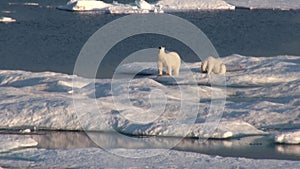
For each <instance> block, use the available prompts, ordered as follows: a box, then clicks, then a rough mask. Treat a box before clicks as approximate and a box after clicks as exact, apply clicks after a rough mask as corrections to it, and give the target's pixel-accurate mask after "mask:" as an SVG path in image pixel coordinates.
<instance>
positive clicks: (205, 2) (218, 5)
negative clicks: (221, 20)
mask: <svg viewBox="0 0 300 169" xmlns="http://www.w3.org/2000/svg"><path fill="white" fill-rule="evenodd" d="M157 4H158V5H161V6H162V8H163V9H164V10H165V11H167V10H179V11H181V10H212V9H213V10H216V9H222V10H223V9H235V7H234V6H233V5H230V4H228V3H227V2H225V1H223V0H213V1H212V0H184V1H182V0H160V1H159V2H158V3H157Z"/></svg>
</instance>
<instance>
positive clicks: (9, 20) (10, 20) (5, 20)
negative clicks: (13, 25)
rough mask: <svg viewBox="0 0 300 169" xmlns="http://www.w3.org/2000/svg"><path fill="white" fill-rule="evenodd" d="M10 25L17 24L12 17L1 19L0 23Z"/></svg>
mask: <svg viewBox="0 0 300 169" xmlns="http://www.w3.org/2000/svg"><path fill="white" fill-rule="evenodd" d="M1 22H3V23H10V22H16V20H15V19H13V18H10V17H0V23H1Z"/></svg>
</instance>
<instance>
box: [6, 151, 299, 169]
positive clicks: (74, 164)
mask: <svg viewBox="0 0 300 169" xmlns="http://www.w3.org/2000/svg"><path fill="white" fill-rule="evenodd" d="M139 151H141V150H139V149H132V150H131V151H128V150H124V149H114V152H115V153H119V154H121V153H125V154H126V153H127V154H128V156H130V154H132V153H139ZM142 151H149V153H158V154H160V155H158V156H154V157H151V158H142V159H140V158H137V159H132V158H124V157H119V156H116V155H113V154H110V153H108V152H106V151H104V150H102V149H99V148H85V149H70V150H29V151H23V152H13V153H10V154H7V155H6V156H5V157H6V158H0V166H1V165H3V167H5V168H6V167H8V168H49V167H50V166H51V168H124V169H129V168H245V169H253V168H269V169H277V168H290V169H298V168H299V167H300V164H299V161H287V160H254V159H246V158H232V157H220V156H211V155H204V154H199V153H191V152H184V151H175V150H169V151H164V150H162V149H154V150H142ZM161 152H164V153H161ZM12 157H18V160H12Z"/></svg>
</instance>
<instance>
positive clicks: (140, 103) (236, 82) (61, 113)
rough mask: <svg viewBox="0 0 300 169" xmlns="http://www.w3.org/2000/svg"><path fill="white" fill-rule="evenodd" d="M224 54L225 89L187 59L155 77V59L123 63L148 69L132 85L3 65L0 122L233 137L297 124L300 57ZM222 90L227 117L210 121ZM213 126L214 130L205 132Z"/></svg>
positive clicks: (124, 69)
mask: <svg viewBox="0 0 300 169" xmlns="http://www.w3.org/2000/svg"><path fill="white" fill-rule="evenodd" d="M222 60H223V61H224V62H225V63H226V64H227V66H228V72H227V73H226V83H227V90H226V91H225V90H224V89H222V87H220V86H219V87H218V86H213V87H211V84H210V79H209V78H208V77H207V75H206V74H202V73H200V65H201V63H200V62H199V63H189V64H187V65H183V67H182V68H181V73H180V76H179V77H177V78H175V79H173V78H170V77H166V76H163V77H157V76H156V75H157V71H156V66H155V65H156V64H155V63H132V64H126V65H123V66H120V68H119V69H118V72H119V74H125V75H134V74H133V73H134V72H136V71H137V70H141V68H142V70H143V71H141V72H140V73H139V74H138V76H139V78H136V79H132V80H131V81H130V83H128V81H124V79H122V78H120V79H114V81H113V82H112V81H111V79H97V80H95V81H94V80H93V79H85V78H81V77H77V76H75V75H72V76H71V75H65V74H59V73H52V72H42V73H32V72H24V71H8V70H7V71H6V70H1V71H0V89H1V90H0V97H1V99H0V116H1V118H0V124H1V126H0V127H1V128H15V127H19V128H26V127H27V128H28V127H36V128H37V129H40V128H46V129H54V130H55V129H62V130H81V129H85V130H96V131H112V130H113V131H115V130H116V131H118V132H121V133H127V134H134V135H161V136H180V137H182V136H191V137H212V138H228V137H239V136H245V135H253V134H264V133H265V132H263V131H262V130H266V129H267V131H268V129H271V130H276V129H280V128H285V129H294V128H296V127H297V126H299V123H300V120H299V108H300V85H299V83H300V79H299V77H300V76H299V74H300V65H299V64H300V58H299V57H298V56H277V57H260V58H258V57H245V56H239V55H232V56H228V57H225V58H222ZM135 69H137V70H135ZM188 69H190V70H191V72H192V75H190V74H189V73H190V72H189V71H188ZM191 76H193V79H194V80H195V81H196V83H195V81H193V80H191V79H190V77H191ZM187 77H189V78H187ZM73 78H75V79H77V80H76V81H74V84H73V83H72V80H73ZM75 82H76V83H75ZM112 84H113V86H112ZM175 84H177V85H175ZM72 86H73V88H72ZM112 88H113V89H114V90H112ZM181 90H182V91H184V92H185V93H184V94H183V95H182V93H180V91H181ZM223 94H224V95H225V96H226V104H225V109H224V112H223V115H222V118H221V119H220V120H221V122H220V123H218V119H212V120H213V121H207V120H208V119H209V118H210V117H211V116H212V114H211V113H210V111H209V110H210V105H211V103H212V101H216V102H217V101H219V99H222V96H223ZM112 96H113V97H112ZM182 100H183V101H184V102H181V101H182ZM73 103H74V104H73ZM194 108H198V110H197V111H195V109H194ZM214 120H215V122H216V123H215V124H214V123H210V122H214ZM210 125H211V126H213V127H216V130H213V132H212V133H211V134H209V135H207V134H206V133H201V131H202V130H203V128H205V127H207V126H210Z"/></svg>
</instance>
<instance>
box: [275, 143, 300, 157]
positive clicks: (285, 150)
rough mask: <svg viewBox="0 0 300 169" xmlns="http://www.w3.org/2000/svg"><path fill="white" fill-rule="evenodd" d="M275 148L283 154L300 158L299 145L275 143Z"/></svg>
mask: <svg viewBox="0 0 300 169" xmlns="http://www.w3.org/2000/svg"><path fill="white" fill-rule="evenodd" d="M276 150H277V151H278V152H280V153H282V154H285V155H294V156H298V157H299V158H300V146H299V145H277V146H276Z"/></svg>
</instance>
